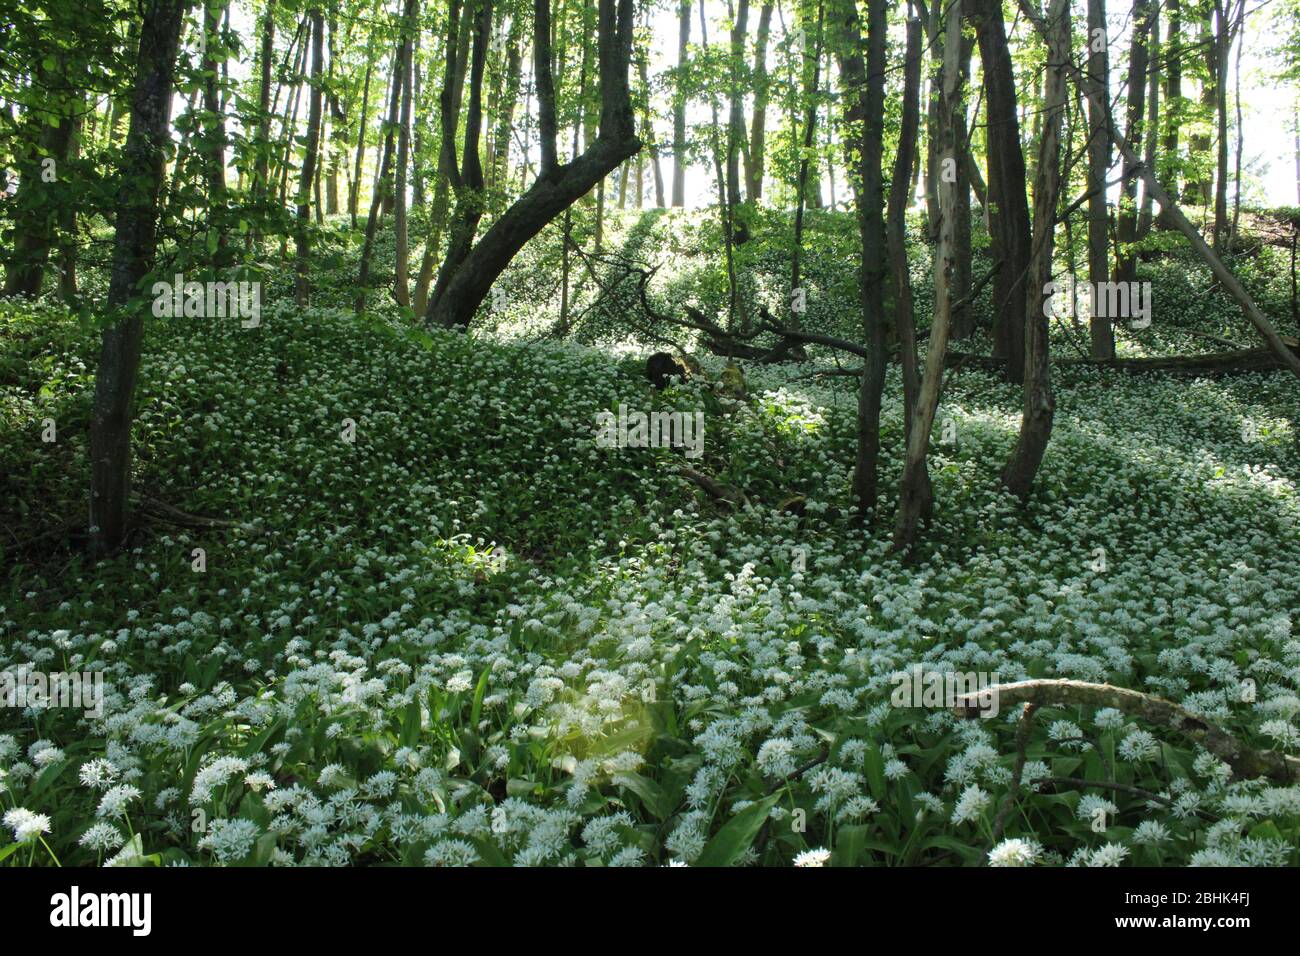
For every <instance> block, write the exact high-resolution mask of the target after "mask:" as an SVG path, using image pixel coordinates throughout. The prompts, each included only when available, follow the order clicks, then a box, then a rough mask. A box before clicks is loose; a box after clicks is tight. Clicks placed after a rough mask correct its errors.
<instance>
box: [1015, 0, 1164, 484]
mask: <svg viewBox="0 0 1300 956" xmlns="http://www.w3.org/2000/svg"><path fill="white" fill-rule="evenodd" d="M1047 30H1048V51H1047V74H1046V77H1045V80H1044V84H1043V108H1044V110H1045V113H1044V116H1043V125H1042V136H1041V138H1040V140H1039V143H1038V162H1037V163H1036V164H1035V168H1036V169H1037V173H1038V178H1037V180H1036V181H1035V183H1034V248H1033V255H1032V257H1031V259H1030V265H1029V275H1030V279H1029V297H1028V306H1027V308H1028V314H1027V315H1026V322H1025V400H1024V408H1023V415H1022V418H1021V422H1020V437H1019V439H1018V440H1017V441H1016V447H1015V449H1014V450H1013V451H1012V452H1011V459H1010V461H1008V462H1007V465H1006V467H1005V468H1004V469H1003V470H1002V483H1003V484H1004V485H1006V487H1007V490H1008V491H1010V492H1011V493H1012V494H1013V495H1016V496H1017V497H1019V498H1020V499H1022V500H1024V499H1027V498H1028V497H1029V491H1030V489H1031V488H1032V487H1033V483H1034V477H1035V476H1036V475H1037V474H1038V468H1039V466H1040V465H1041V464H1042V461H1043V455H1044V453H1045V452H1046V451H1047V443H1048V440H1049V439H1050V438H1051V436H1052V418H1053V415H1054V412H1055V401H1054V399H1053V397H1052V380H1051V371H1052V367H1051V361H1050V356H1049V354H1048V325H1047V311H1048V309H1049V308H1050V305H1049V303H1048V301H1047V291H1048V289H1049V287H1050V283H1051V281H1052V249H1053V240H1054V238H1055V230H1056V201H1057V197H1058V195H1059V192H1060V186H1061V179H1060V146H1061V118H1062V116H1063V115H1064V113H1065V104H1066V90H1065V70H1066V63H1067V61H1068V60H1069V58H1070V56H1071V51H1070V3H1069V0H1052V5H1051V8H1050V10H1049V12H1048V15H1047ZM1135 42H1136V41H1135ZM1138 82H1139V85H1141V84H1142V82H1143V80H1142V77H1141V76H1139V81H1138Z"/></svg>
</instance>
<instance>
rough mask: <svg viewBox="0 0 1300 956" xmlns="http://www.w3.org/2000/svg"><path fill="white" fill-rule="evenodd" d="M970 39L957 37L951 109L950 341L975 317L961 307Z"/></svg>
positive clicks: (966, 276) (966, 252)
mask: <svg viewBox="0 0 1300 956" xmlns="http://www.w3.org/2000/svg"><path fill="white" fill-rule="evenodd" d="M974 45H975V43H974V39H973V38H972V39H967V37H966V36H965V34H964V33H963V35H962V38H961V62H960V64H959V68H960V70H961V86H960V87H959V88H958V92H957V95H958V101H957V104H956V106H955V107H954V108H953V122H954V123H955V124H956V143H955V147H956V150H957V153H956V156H955V157H954V158H955V159H956V160H957V164H956V167H955V168H954V169H953V171H952V172H953V175H954V176H955V177H956V178H957V184H956V185H957V195H956V206H955V213H954V214H955V216H956V219H957V221H956V223H955V226H956V235H955V238H954V241H955V243H956V246H955V248H954V250H953V270H952V298H953V301H954V303H956V305H954V307H953V310H952V332H951V335H952V338H954V339H965V338H968V337H969V336H970V334H971V333H972V332H974V331H975V315H974V313H973V312H972V311H971V309H970V308H969V307H967V306H966V305H964V304H962V303H964V301H965V299H966V296H967V295H968V294H969V293H970V283H971V255H972V250H971V234H970V174H969V172H968V169H969V166H970V163H969V161H968V155H969V152H970V134H969V131H968V130H967V129H966V92H965V91H966V87H967V85H968V84H969V83H970V59H971V52H972V51H973V49H974Z"/></svg>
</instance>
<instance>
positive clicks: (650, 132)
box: [636, 50, 666, 209]
mask: <svg viewBox="0 0 1300 956" xmlns="http://www.w3.org/2000/svg"><path fill="white" fill-rule="evenodd" d="M636 57H637V64H636V65H637V72H638V74H639V75H640V79H641V117H642V119H641V123H642V128H643V129H644V130H645V145H646V150H647V151H648V152H649V153H650V166H651V171H652V172H653V174H654V181H655V206H656V207H658V208H659V209H663V208H664V206H665V205H666V204H665V202H664V173H663V170H662V169H661V168H660V166H659V144H658V141H657V139H656V138H655V125H654V113H653V111H652V110H651V109H650V77H649V74H648V72H647V67H646V54H645V51H644V50H640V51H637V54H636ZM638 168H639V167H638ZM637 208H638V209H640V208H641V184H640V183H639V182H638V183H637Z"/></svg>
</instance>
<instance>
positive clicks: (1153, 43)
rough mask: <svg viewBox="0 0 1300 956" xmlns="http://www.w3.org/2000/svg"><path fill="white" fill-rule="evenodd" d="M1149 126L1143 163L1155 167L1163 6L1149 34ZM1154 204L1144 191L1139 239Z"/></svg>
mask: <svg viewBox="0 0 1300 956" xmlns="http://www.w3.org/2000/svg"><path fill="white" fill-rule="evenodd" d="M1147 47H1148V50H1149V52H1148V55H1147V74H1148V75H1147V125H1146V130H1145V134H1146V135H1145V137H1144V139H1145V142H1146V149H1145V151H1144V153H1143V156H1142V162H1143V163H1145V164H1146V166H1147V168H1149V169H1155V168H1156V152H1157V150H1158V147H1159V144H1160V4H1159V3H1156V4H1155V5H1154V6H1153V7H1152V9H1151V26H1150V28H1149V30H1148V31H1147ZM1153 206H1154V203H1153V202H1152V201H1151V190H1149V189H1146V188H1145V187H1144V188H1143V190H1142V208H1141V211H1140V212H1139V213H1138V224H1137V238H1138V241H1139V242H1140V241H1142V240H1143V239H1145V238H1146V237H1147V236H1148V235H1149V234H1150V232H1151V221H1152V214H1153V212H1154V210H1153Z"/></svg>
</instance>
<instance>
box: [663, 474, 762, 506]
mask: <svg viewBox="0 0 1300 956" xmlns="http://www.w3.org/2000/svg"><path fill="white" fill-rule="evenodd" d="M677 473H678V474H679V475H681V476H682V477H683V478H687V479H689V480H690V481H693V482H695V484H697V485H699V486H700V487H701V488H703V489H704V490H705V491H706V492H707V493H708V494H709V495H710V496H711V497H713V498H716V499H717V500H718V501H725V502H727V504H729V505H731V506H732V507H733V508H735V507H740V508H748V507H749V498H747V497H746V496H745V493H744V492H743V491H741V490H740V489H739V488H732V487H731V486H730V485H724V484H723V483H722V482H720V481H718V480H717V479H716V478H710V477H709V476H708V475H706V474H704V472H702V471H696V470H695V469H694V468H689V467H687V466H686V465H682V466H681V467H680V468H678V469H677Z"/></svg>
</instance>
